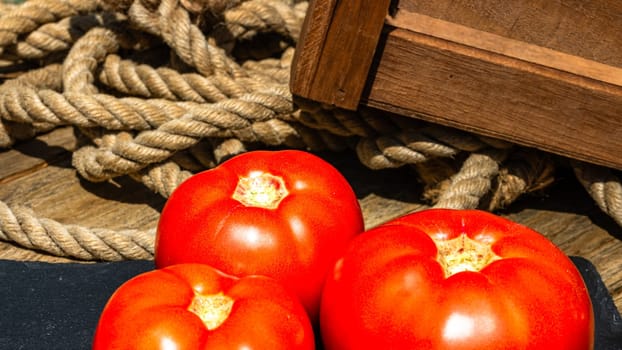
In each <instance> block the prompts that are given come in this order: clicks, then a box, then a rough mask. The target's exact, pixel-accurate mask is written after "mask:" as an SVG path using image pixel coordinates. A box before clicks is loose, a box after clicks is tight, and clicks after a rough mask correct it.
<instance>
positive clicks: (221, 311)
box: [188, 292, 233, 331]
mask: <svg viewBox="0 0 622 350" xmlns="http://www.w3.org/2000/svg"><path fill="white" fill-rule="evenodd" d="M232 308H233V299H232V298H231V297H228V296H226V295H224V294H223V293H222V292H220V293H218V294H210V295H205V294H199V293H196V294H195V296H194V298H192V302H191V303H190V305H189V306H188V311H190V312H192V313H194V314H195V315H197V316H199V318H200V319H201V321H203V324H205V327H206V328H207V329H209V330H210V331H211V330H214V329H216V328H218V327H219V326H220V325H221V324H223V323H224V322H225V320H227V317H229V314H230V313H231V309H232Z"/></svg>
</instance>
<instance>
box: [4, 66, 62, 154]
mask: <svg viewBox="0 0 622 350" xmlns="http://www.w3.org/2000/svg"><path fill="white" fill-rule="evenodd" d="M61 70H62V66H61V65H60V64H51V65H48V66H45V67H43V68H39V69H33V70H30V71H28V72H26V73H24V74H22V75H20V76H19V77H17V78H15V79H12V80H9V81H7V82H5V83H4V84H1V85H0V99H2V97H1V96H2V95H3V93H5V92H7V91H15V90H17V89H22V88H24V87H26V88H31V89H32V88H44V89H52V90H56V91H60V90H61V88H62V81H61V79H60V77H61ZM18 127H19V128H20V129H21V131H22V132H21V134H26V135H28V138H30V137H33V136H34V135H35V134H37V133H40V132H44V131H48V130H51V129H52V128H53V127H55V124H50V123H47V122H33V123H19V124H16V123H13V124H12V125H11V124H10V122H8V121H4V120H3V119H2V118H1V117H0V148H9V147H11V145H13V143H14V142H15V136H16V134H20V133H18V132H16V131H15V129H16V128H18ZM25 129H28V131H27V132H24V130H25ZM10 130H12V131H13V132H10Z"/></svg>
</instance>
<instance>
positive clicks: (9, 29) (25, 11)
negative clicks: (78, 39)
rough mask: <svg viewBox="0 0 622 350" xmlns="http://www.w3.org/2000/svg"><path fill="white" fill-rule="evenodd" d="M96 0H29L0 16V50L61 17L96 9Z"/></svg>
mask: <svg viewBox="0 0 622 350" xmlns="http://www.w3.org/2000/svg"><path fill="white" fill-rule="evenodd" d="M97 6H98V1H97V0H29V1H26V2H25V3H24V4H23V5H21V6H17V7H14V8H13V9H12V10H11V11H10V12H9V13H6V14H4V15H3V16H2V17H0V50H1V49H2V48H3V47H6V46H8V45H12V44H15V43H17V41H18V37H19V36H20V35H24V34H26V33H29V32H32V31H33V30H35V29H36V28H38V27H39V26H41V25H43V24H45V23H50V22H56V21H58V20H60V19H61V18H65V17H69V16H74V15H78V14H83V13H86V12H90V11H94V10H95V9H97Z"/></svg>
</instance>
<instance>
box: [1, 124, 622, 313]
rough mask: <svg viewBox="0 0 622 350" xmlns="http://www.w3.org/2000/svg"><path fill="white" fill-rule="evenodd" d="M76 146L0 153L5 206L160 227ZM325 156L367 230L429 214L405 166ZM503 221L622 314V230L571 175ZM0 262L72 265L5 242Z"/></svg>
mask: <svg viewBox="0 0 622 350" xmlns="http://www.w3.org/2000/svg"><path fill="white" fill-rule="evenodd" d="M76 143H77V141H76V137H75V135H74V131H73V129H72V128H70V127H65V128H59V129H55V130H53V131H51V132H49V133H47V134H44V135H40V136H39V137H36V138H34V139H31V140H29V141H25V142H22V143H19V144H17V145H16V146H15V147H13V148H12V149H9V150H2V151H0V200H2V201H4V202H5V203H9V204H16V205H25V206H28V207H30V208H32V209H33V210H34V212H35V213H37V215H38V216H40V217H47V218H50V219H55V220H57V221H59V222H61V223H64V224H78V225H84V226H87V227H107V228H113V229H149V228H153V227H155V225H156V223H157V220H158V215H159V212H160V210H161V208H162V206H163V204H164V202H165V199H164V198H163V197H161V196H159V195H157V194H155V193H153V192H151V191H150V190H148V189H147V188H146V187H145V186H143V185H142V184H140V183H137V182H135V181H134V180H132V179H130V178H128V177H122V178H117V179H115V180H114V182H105V183H91V182H88V181H85V180H84V179H82V178H80V177H79V175H77V173H76V171H75V170H74V169H73V168H72V166H71V152H72V150H74V149H75V147H76ZM320 156H322V157H323V158H325V159H326V160H328V161H329V162H331V163H332V164H334V165H335V166H336V167H337V168H338V169H339V170H341V171H342V172H343V173H344V175H345V176H346V177H347V178H348V180H349V181H350V182H351V184H352V186H353V188H354V189H355V191H356V193H357V195H358V198H359V199H360V203H361V206H362V208H363V211H364V217H365V224H366V226H367V227H368V228H369V227H373V226H375V225H378V224H380V223H382V222H385V221H387V220H389V219H392V218H394V217H397V216H400V215H403V214H406V213H408V212H411V211H415V210H420V209H424V208H425V207H426V205H425V203H424V202H423V201H422V199H421V193H422V187H421V185H420V184H418V183H417V181H416V178H415V176H414V172H413V171H412V170H411V169H410V168H408V167H403V168H399V169H385V170H370V169H367V168H365V167H364V166H363V165H361V164H360V162H359V161H358V159H357V158H356V155H355V154H354V152H349V151H346V152H343V153H321V154H320ZM500 214H501V215H503V216H505V217H508V218H510V219H512V220H515V221H517V222H519V223H522V224H525V225H527V226H530V227H532V228H534V229H535V230H537V231H539V232H541V233H543V234H545V235H546V236H547V237H549V238H550V239H551V240H552V241H553V242H554V243H555V244H557V245H558V246H559V247H560V248H561V249H563V250H564V251H565V252H566V253H567V254H568V255H576V256H582V257H584V258H587V259H589V260H590V261H591V262H592V263H593V264H594V265H595V266H596V267H597V269H598V271H599V272H600V274H601V275H602V277H603V280H604V282H605V284H606V286H607V287H608V289H609V291H610V292H611V294H612V296H613V299H614V301H615V303H616V305H617V307H618V309H622V228H620V227H619V226H618V225H616V224H615V222H614V221H613V220H611V219H610V218H609V217H608V216H606V215H604V214H603V213H602V212H601V211H600V209H599V208H598V207H597V206H596V205H595V204H594V202H593V200H592V199H591V198H590V197H589V196H588V195H587V193H586V192H585V191H584V189H583V188H582V187H581V186H580V184H579V183H578V182H577V181H576V180H575V179H574V177H573V175H572V173H571V172H567V173H566V172H564V170H563V169H562V170H561V171H560V172H559V173H558V174H557V180H556V182H555V183H554V184H553V185H552V186H550V187H549V188H546V189H545V190H544V191H543V192H541V193H538V194H533V195H529V196H526V197H523V198H522V199H520V200H519V201H518V202H516V203H514V204H513V205H511V206H510V207H509V208H507V209H506V210H505V211H503V212H501V213H500ZM0 259H12V260H37V261H51V262H59V263H61V262H66V261H71V260H70V259H66V258H60V257H53V256H49V255H46V254H43V253H40V252H34V251H30V250H25V249H23V248H20V247H18V246H16V245H15V244H12V243H9V242H2V241H0ZM8 283H10V282H8Z"/></svg>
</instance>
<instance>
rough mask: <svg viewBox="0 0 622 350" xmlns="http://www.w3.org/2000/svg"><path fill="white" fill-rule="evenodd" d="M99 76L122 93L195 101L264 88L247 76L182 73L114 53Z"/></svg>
mask: <svg viewBox="0 0 622 350" xmlns="http://www.w3.org/2000/svg"><path fill="white" fill-rule="evenodd" d="M99 80H100V81H101V82H102V83H103V84H105V85H107V86H108V87H110V88H113V89H115V90H117V91H119V92H121V93H124V94H126V95H133V96H140V97H144V98H162V99H167V100H171V101H191V102H197V103H211V102H217V101H221V100H225V99H227V98H234V97H240V96H242V95H243V94H246V93H250V92H252V91H258V90H262V89H265V86H266V83H267V82H266V81H259V79H253V78H251V77H242V78H238V79H233V78H231V77H230V76H225V75H212V76H207V77H206V76H203V75H200V74H195V73H185V74H182V73H179V72H178V71H176V70H174V69H170V68H166V67H160V68H153V67H152V66H149V65H146V64H137V63H136V62H134V61H131V60H122V59H121V58H120V57H119V56H117V55H109V56H108V57H106V60H105V61H104V64H103V67H102V71H101V73H100V76H99ZM272 83H273V84H274V83H276V81H272Z"/></svg>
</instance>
